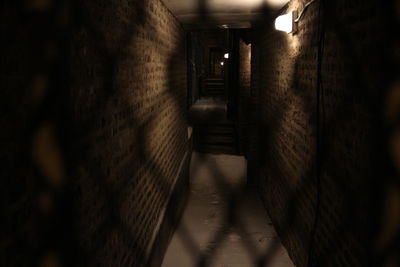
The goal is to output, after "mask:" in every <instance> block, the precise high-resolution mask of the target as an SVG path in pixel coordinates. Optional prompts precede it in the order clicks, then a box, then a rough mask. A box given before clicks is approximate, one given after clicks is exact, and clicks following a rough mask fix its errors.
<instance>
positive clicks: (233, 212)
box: [162, 152, 294, 267]
mask: <svg viewBox="0 0 400 267" xmlns="http://www.w3.org/2000/svg"><path fill="white" fill-rule="evenodd" d="M190 177H191V178H190V186H191V189H190V196H189V201H188V205H187V208H186V210H185V211H184V214H183V216H182V219H181V222H180V225H179V226H178V229H177V230H176V232H175V235H174V237H173V239H172V241H171V243H170V245H169V248H168V250H167V252H166V255H165V258H164V262H163V265H162V266H163V267H175V266H181V267H192V266H193V267H194V266H224V267H247V266H271V267H290V266H294V265H293V263H292V262H291V260H290V258H289V256H288V254H287V252H286V250H285V249H284V247H283V246H282V244H281V243H280V241H279V238H278V236H277V234H276V232H275V230H274V228H273V226H272V223H271V220H270V219H269V217H268V216H267V213H266V211H265V209H264V208H263V206H262V204H261V201H260V200H259V198H258V197H257V192H255V190H254V189H252V188H246V160H245V159H244V157H241V156H233V155H225V154H221V155H212V154H201V153H198V152H194V153H193V156H192V162H191V170H190ZM260 260H261V261H265V264H263V265H258V264H259V261H260Z"/></svg>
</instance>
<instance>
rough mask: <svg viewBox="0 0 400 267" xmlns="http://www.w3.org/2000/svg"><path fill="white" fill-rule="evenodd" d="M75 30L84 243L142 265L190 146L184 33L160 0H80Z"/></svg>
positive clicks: (100, 253)
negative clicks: (79, 17)
mask: <svg viewBox="0 0 400 267" xmlns="http://www.w3.org/2000/svg"><path fill="white" fill-rule="evenodd" d="M81 15H82V18H83V26H82V27H81V28H80V29H79V32H77V33H75V34H74V36H73V49H72V51H73V55H72V62H71V64H72V69H73V73H72V81H73V84H72V92H71V99H72V101H73V103H72V104H73V112H74V117H75V123H76V125H75V127H76V129H77V132H76V140H77V150H78V151H80V152H81V154H80V155H77V157H79V160H77V162H78V164H79V166H78V171H79V185H78V190H79V198H78V199H77V203H78V204H79V214H78V219H77V225H78V227H79V228H78V230H79V233H80V237H79V240H80V241H81V243H80V245H81V249H83V250H84V251H85V252H86V255H87V261H88V263H87V264H88V266H98V265H100V266H143V265H144V263H145V260H146V257H148V255H149V253H150V249H151V247H152V245H153V244H152V242H153V238H154V234H155V233H156V232H155V231H156V230H157V227H158V223H159V220H160V219H161V217H160V216H161V215H162V211H163V209H164V208H165V205H166V203H167V201H168V196H169V193H170V190H171V189H172V187H173V185H174V183H175V179H176V175H177V174H178V171H179V165H180V163H181V161H182V160H183V157H184V154H185V152H186V151H187V149H188V142H187V127H186V122H185V108H186V102H185V101H186V62H185V46H184V45H185V43H184V32H183V29H182V28H181V26H180V24H178V22H177V21H176V20H175V18H174V17H173V16H172V15H171V14H170V13H169V11H168V10H167V9H166V8H165V6H164V5H163V4H162V3H161V2H160V1H158V0H151V1H119V2H115V1H100V2H99V1H87V2H85V4H83V11H82V14H81Z"/></svg>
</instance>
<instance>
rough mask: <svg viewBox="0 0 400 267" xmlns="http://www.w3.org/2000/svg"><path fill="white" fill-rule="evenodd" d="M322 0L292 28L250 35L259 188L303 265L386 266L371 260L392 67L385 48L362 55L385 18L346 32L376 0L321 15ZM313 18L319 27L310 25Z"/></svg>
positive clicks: (376, 43) (376, 42) (375, 42)
mask: <svg viewBox="0 0 400 267" xmlns="http://www.w3.org/2000/svg"><path fill="white" fill-rule="evenodd" d="M325 2H326V1H324V3H325ZM295 4H296V2H295V1H293V2H292V3H291V4H290V5H289V8H293V7H294V5H295ZM319 4H320V3H318V4H316V5H315V6H314V7H312V9H311V8H310V9H309V10H308V11H307V12H308V13H309V14H307V16H305V17H311V18H310V19H307V20H306V19H305V17H304V22H299V31H298V33H296V34H294V35H286V34H283V33H279V32H276V31H275V30H274V29H272V28H265V29H261V31H262V32H264V34H263V36H261V37H260V38H262V39H258V40H256V41H255V42H256V45H257V44H259V45H261V47H258V49H260V51H261V52H260V55H259V56H260V57H261V61H262V63H263V64H264V65H262V66H261V67H260V68H262V74H261V75H262V76H261V81H260V84H262V85H264V86H260V88H259V92H260V95H261V96H260V101H261V105H260V107H266V108H264V109H263V110H261V111H260V113H261V119H260V136H261V137H263V138H260V139H261V140H263V142H264V143H263V144H262V146H261V147H262V148H263V150H262V151H261V154H260V158H261V168H263V171H262V173H263V176H264V175H265V178H264V179H262V180H261V185H262V190H261V192H262V195H263V197H264V202H265V203H266V205H267V210H268V211H269V213H270V215H271V217H272V219H273V221H274V224H275V226H276V227H277V228H278V232H279V233H280V236H281V238H282V239H283V243H284V244H285V246H286V247H287V248H288V251H289V253H290V254H291V257H292V258H293V259H294V260H295V263H297V264H299V265H300V266H306V265H310V264H311V266H339V265H340V266H342V265H343V266H347V265H346V263H344V262H343V261H346V262H347V263H348V264H350V265H349V266H365V265H368V264H371V266H385V264H386V262H384V259H383V258H379V257H377V259H371V257H372V255H375V256H376V255H377V253H376V251H375V249H376V248H375V247H374V244H376V239H377V231H378V229H380V226H379V223H380V220H381V218H382V215H381V214H380V213H381V207H382V199H383V194H384V192H385V191H384V187H385V182H383V181H382V180H379V181H378V180H377V179H376V177H381V175H382V170H383V169H384V168H383V166H384V165H385V164H386V163H385V162H389V160H388V159H387V157H386V156H385V155H386V154H387V152H385V151H384V150H382V147H384V143H385V141H384V140H385V139H384V135H385V134H384V132H385V130H384V129H383V128H382V126H381V125H382V124H381V123H382V122H381V121H380V120H381V119H380V118H381V117H380V114H381V113H382V110H383V103H384V102H383V99H382V97H383V95H384V92H382V91H381V87H382V85H385V84H387V82H388V80H389V77H387V76H386V75H385V73H384V71H385V70H387V69H390V66H392V65H386V64H385V63H386V62H384V60H383V59H382V57H381V56H382V54H383V50H379V52H376V53H375V54H371V55H370V56H369V57H368V58H365V57H364V55H362V54H361V53H363V52H362V51H375V49H376V47H382V45H384V44H383V41H382V40H386V39H387V38H386V37H385V36H384V37H385V38H381V37H382V36H381V35H380V34H382V33H384V32H385V31H384V30H382V28H380V27H384V25H381V24H379V22H382V21H384V19H383V17H380V16H382V14H377V15H376V17H375V18H378V19H377V20H374V19H370V20H366V22H364V23H365V24H364V25H363V26H361V27H359V28H352V29H348V28H346V27H345V26H344V25H351V24H354V23H355V22H352V21H350V20H351V18H353V19H354V18H357V14H358V13H357V12H361V13H362V11H365V12H366V11H368V10H371V9H373V7H374V5H373V4H374V3H373V1H371V2H368V3H365V5H364V6H363V9H362V11H360V9H354V10H352V9H351V10H346V9H345V7H344V5H341V3H335V4H333V3H329V4H328V3H326V5H329V6H326V7H325V8H324V9H323V10H324V13H322V14H321V15H318V5H319ZM340 8H341V9H340ZM387 10H389V9H387ZM340 11H341V12H340ZM335 12H336V13H335ZM345 12H350V15H349V16H348V17H347V16H346V15H348V13H345ZM389 13H390V12H388V13H387V14H389ZM338 14H340V15H338ZM319 16H323V17H322V18H325V22H326V23H325V24H320V25H315V23H314V25H312V22H315V21H318V17H319ZM346 19H347V20H348V21H346ZM321 22H322V20H321ZM363 27H366V29H367V30H368V31H369V32H368V34H363V30H365V29H364V28H363ZM320 29H322V30H323V31H322V32H321V31H320ZM305 33H307V34H305ZM321 34H322V35H323V38H320V37H321ZM255 51H258V50H255ZM319 59H320V60H321V61H318V60H319ZM381 66H385V67H387V68H380V67H381ZM388 66H389V67H388ZM318 69H320V70H319V71H318ZM315 70H317V71H315ZM379 155H381V156H379ZM386 171H387V170H386ZM386 171H385V173H386ZM263 176H262V177H263ZM371 196H374V197H373V198H371ZM394 238H395V236H394ZM346 248H347V249H348V250H350V251H351V253H347V252H346V250H347V249H346ZM392 249H393V248H392ZM390 250H391V249H390ZM386 260H387V258H386Z"/></svg>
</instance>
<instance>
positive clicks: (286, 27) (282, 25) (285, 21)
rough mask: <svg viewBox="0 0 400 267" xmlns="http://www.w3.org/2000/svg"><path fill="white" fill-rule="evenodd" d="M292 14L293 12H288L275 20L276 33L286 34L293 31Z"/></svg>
mask: <svg viewBox="0 0 400 267" xmlns="http://www.w3.org/2000/svg"><path fill="white" fill-rule="evenodd" d="M294 14H295V12H290V13H287V14H285V15H281V16H279V17H277V18H276V19H275V29H276V30H278V31H283V32H286V33H291V32H293V29H294V26H295V25H294V20H293V18H294Z"/></svg>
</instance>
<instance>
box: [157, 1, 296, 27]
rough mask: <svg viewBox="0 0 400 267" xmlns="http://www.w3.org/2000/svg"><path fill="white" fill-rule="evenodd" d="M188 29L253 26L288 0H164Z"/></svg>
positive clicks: (275, 11)
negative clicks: (252, 24)
mask: <svg viewBox="0 0 400 267" xmlns="http://www.w3.org/2000/svg"><path fill="white" fill-rule="evenodd" d="M162 1H163V2H164V3H165V5H166V6H167V7H168V9H169V10H170V11H171V12H172V13H173V14H174V15H175V17H176V18H177V19H178V20H179V21H180V22H181V23H182V24H183V25H184V26H185V27H186V28H215V27H219V28H250V27H251V23H252V22H253V21H257V20H259V19H260V18H261V17H262V16H272V15H274V14H276V13H277V11H279V10H280V9H281V8H282V7H284V6H285V4H286V3H287V2H288V0H162Z"/></svg>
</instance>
